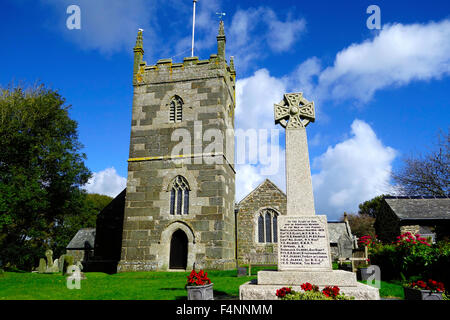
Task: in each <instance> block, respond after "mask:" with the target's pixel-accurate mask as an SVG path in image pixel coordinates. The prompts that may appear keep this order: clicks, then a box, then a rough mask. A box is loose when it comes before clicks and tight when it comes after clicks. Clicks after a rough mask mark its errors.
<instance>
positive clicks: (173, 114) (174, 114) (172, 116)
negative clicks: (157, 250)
mask: <svg viewBox="0 0 450 320" xmlns="http://www.w3.org/2000/svg"><path fill="white" fill-rule="evenodd" d="M182 120H183V100H181V98H180V97H179V96H174V97H173V98H172V100H171V101H170V110H169V121H170V122H173V123H175V122H181V121H182Z"/></svg>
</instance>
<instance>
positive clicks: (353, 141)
mask: <svg viewBox="0 0 450 320" xmlns="http://www.w3.org/2000/svg"><path fill="white" fill-rule="evenodd" d="M396 153H397V152H396V151H395V150H394V149H392V148H391V147H387V146H384V145H383V143H382V142H381V141H380V140H379V139H378V138H377V136H376V134H375V132H374V131H373V130H372V128H371V127H370V126H369V125H368V124H367V123H366V122H364V121H361V120H355V121H353V123H352V125H351V137H350V138H349V139H347V140H345V141H342V142H341V143H338V144H336V145H335V146H334V147H332V146H330V147H328V150H327V151H326V152H325V153H323V154H322V155H321V156H319V157H317V158H315V159H314V160H313V167H315V168H317V169H318V170H320V172H319V173H318V174H314V175H313V176H312V180H313V188H314V198H315V204H316V213H318V214H327V215H328V216H329V217H332V218H339V216H340V215H342V214H343V213H344V211H350V212H356V211H357V209H358V204H359V203H361V202H363V201H366V200H369V199H371V198H373V197H375V196H377V195H380V194H382V193H389V192H392V190H393V189H392V186H391V185H390V174H391V169H392V167H391V164H392V161H393V160H394V158H395V157H396Z"/></svg>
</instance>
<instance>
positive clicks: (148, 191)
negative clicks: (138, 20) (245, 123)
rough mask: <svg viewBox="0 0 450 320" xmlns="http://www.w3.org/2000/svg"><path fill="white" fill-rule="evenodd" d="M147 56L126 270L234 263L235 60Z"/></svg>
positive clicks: (138, 89)
mask: <svg viewBox="0 0 450 320" xmlns="http://www.w3.org/2000/svg"><path fill="white" fill-rule="evenodd" d="M217 42H218V53H217V54H213V55H211V56H210V59H208V60H199V59H198V58H197V57H189V58H185V59H184V61H183V63H173V62H172V60H171V59H163V60H159V61H158V62H157V64H156V65H147V64H146V62H144V61H143V54H144V50H143V46H142V31H141V30H140V31H139V33H138V37H137V41H136V47H135V48H134V53H135V60H134V77H133V86H134V98H133V112H132V123H131V141H130V157H129V160H128V180H127V189H126V199H125V214H124V221H123V234H122V252H121V260H120V262H119V265H118V268H117V270H118V271H119V272H121V271H138V270H142V271H144V270H145V271H147V270H148V271H150V270H168V269H181V270H185V269H191V268H193V267H194V265H195V267H196V268H206V269H231V268H235V267H236V259H235V221H234V198H235V169H234V164H233V159H234V110H235V77H236V73H235V70H234V64H233V60H232V59H231V61H230V63H229V64H227V62H226V60H225V42H226V38H225V33H224V27H223V22H221V23H220V28H219V35H218V36H217Z"/></svg>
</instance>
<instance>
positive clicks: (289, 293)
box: [276, 282, 355, 300]
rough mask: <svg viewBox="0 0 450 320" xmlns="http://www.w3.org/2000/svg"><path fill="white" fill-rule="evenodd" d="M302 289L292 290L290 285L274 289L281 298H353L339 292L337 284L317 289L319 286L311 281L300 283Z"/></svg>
mask: <svg viewBox="0 0 450 320" xmlns="http://www.w3.org/2000/svg"><path fill="white" fill-rule="evenodd" d="M300 287H301V288H302V291H294V290H292V288H291V287H283V288H280V289H278V290H277V291H276V296H277V297H278V298H279V299H281V300H353V299H355V298H354V297H349V296H346V295H345V294H344V293H341V292H340V288H339V287H337V286H326V287H325V288H323V289H322V291H320V290H319V287H318V286H316V285H313V284H311V283H308V282H306V283H303V284H301V285H300Z"/></svg>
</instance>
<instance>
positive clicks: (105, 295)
mask: <svg viewBox="0 0 450 320" xmlns="http://www.w3.org/2000/svg"><path fill="white" fill-rule="evenodd" d="M236 274H237V272H236V270H230V271H210V272H208V277H209V278H210V279H211V281H212V282H213V283H214V296H215V297H216V298H222V299H237V298H238V296H239V286H240V285H241V284H243V283H245V282H247V281H249V280H251V279H254V278H255V276H252V277H248V276H247V277H239V278H238V277H236ZM85 275H86V278H87V279H85V280H81V289H71V290H70V289H68V288H67V286H66V281H67V277H65V276H62V275H60V274H38V273H15V272H5V273H4V274H3V275H2V276H1V277H0V300H177V299H186V290H185V288H184V286H185V284H186V279H187V278H186V277H187V276H188V275H189V272H126V273H118V274H113V275H108V274H105V273H97V272H87V273H86V274H85Z"/></svg>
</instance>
